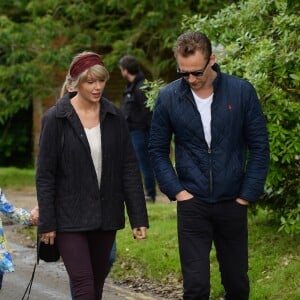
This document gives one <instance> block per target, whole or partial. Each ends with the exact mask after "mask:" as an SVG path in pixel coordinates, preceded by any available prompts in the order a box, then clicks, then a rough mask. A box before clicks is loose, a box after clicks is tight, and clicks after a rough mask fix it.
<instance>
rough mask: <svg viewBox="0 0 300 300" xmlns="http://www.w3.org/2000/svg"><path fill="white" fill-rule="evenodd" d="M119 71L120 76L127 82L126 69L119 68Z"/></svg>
mask: <svg viewBox="0 0 300 300" xmlns="http://www.w3.org/2000/svg"><path fill="white" fill-rule="evenodd" d="M120 70H121V75H122V77H123V78H124V79H126V80H128V72H127V70H126V69H124V68H122V67H120Z"/></svg>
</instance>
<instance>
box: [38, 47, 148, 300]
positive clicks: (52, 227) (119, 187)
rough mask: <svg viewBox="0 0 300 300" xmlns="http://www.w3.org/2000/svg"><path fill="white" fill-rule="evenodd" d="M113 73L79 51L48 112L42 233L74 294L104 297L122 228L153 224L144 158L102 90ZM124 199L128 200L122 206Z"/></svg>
mask: <svg viewBox="0 0 300 300" xmlns="http://www.w3.org/2000/svg"><path fill="white" fill-rule="evenodd" d="M108 78H109V73H108V71H107V69H106V68H105V66H104V63H103V60H102V58H101V56H100V55H98V54H96V53H94V52H82V53H80V54H78V55H76V56H75V57H74V59H73V61H72V63H71V65H70V68H69V71H68V84H70V86H71V87H72V89H73V91H74V92H71V93H68V94H66V95H65V96H64V97H63V98H62V99H60V100H59V101H57V103H56V105H54V106H53V107H52V108H50V109H49V110H48V111H47V112H46V113H45V114H44V116H43V120H42V129H41V134H40V141H39V153H38V159H37V172H36V187H37V199H38V206H39V222H38V233H39V234H40V236H41V239H42V240H43V241H44V242H45V243H46V244H47V243H50V244H53V243H54V239H56V243H57V246H58V249H59V252H60V254H61V257H62V259H63V261H64V264H65V267H66V270H67V272H68V274H69V277H70V281H71V286H72V289H73V293H74V295H73V296H74V299H76V300H78V299H80V300H93V299H94V300H99V299H101V298H102V291H103V284H104V280H105V277H106V274H107V265H108V261H109V255H110V252H111V249H112V245H113V242H114V240H115V236H116V231H117V230H119V229H121V228H123V227H124V226H125V211H124V206H125V205H126V211H127V214H128V216H129V221H130V224H131V227H132V230H133V231H132V232H133V237H134V238H135V239H137V240H141V239H145V238H146V230H147V227H148V226H149V224H148V216H147V209H146V204H145V197H144V193H143V186H142V181H141V176H140V172H139V167H138V162H137V160H136V157H135V155H134V153H133V152H134V151H133V147H132V143H131V139H130V135H129V132H128V128H127V126H126V121H125V119H124V117H123V115H122V113H121V112H120V111H119V110H118V109H117V108H116V107H115V106H114V105H113V104H112V103H111V102H110V101H108V100H107V99H106V98H104V97H102V93H103V91H104V88H105V85H106V82H107V80H108ZM124 204H125V205H124Z"/></svg>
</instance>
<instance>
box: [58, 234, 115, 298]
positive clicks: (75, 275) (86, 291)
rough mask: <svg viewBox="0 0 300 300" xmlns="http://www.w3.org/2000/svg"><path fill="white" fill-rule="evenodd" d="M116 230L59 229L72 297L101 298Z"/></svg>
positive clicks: (59, 244)
mask: <svg viewBox="0 0 300 300" xmlns="http://www.w3.org/2000/svg"><path fill="white" fill-rule="evenodd" d="M115 235H116V232H115V231H101V230H95V231H85V232H57V233H56V239H57V245H58V248H59V252H60V254H61V257H62V259H63V261H64V264H65V267H66V270H67V272H68V275H69V277H70V283H71V286H72V290H73V293H74V294H73V299H78V300H79V299H80V300H99V299H101V298H102V290H103V285H104V280H105V277H106V275H107V265H108V262H109V255H110V252H111V249H112V245H113V242H114V240H115Z"/></svg>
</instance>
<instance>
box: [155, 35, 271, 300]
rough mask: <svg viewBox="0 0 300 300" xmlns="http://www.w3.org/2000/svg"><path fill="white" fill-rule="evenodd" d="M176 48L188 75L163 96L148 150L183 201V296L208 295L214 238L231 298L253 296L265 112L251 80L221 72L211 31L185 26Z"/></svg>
mask: <svg viewBox="0 0 300 300" xmlns="http://www.w3.org/2000/svg"><path fill="white" fill-rule="evenodd" d="M173 50H174V54H175V58H176V60H177V65H178V70H177V73H178V75H180V76H181V77H182V78H180V79H178V80H175V81H173V82H171V83H170V84H168V85H167V86H166V87H164V88H163V89H161V91H160V93H159V95H158V99H157V103H156V106H155V110H154V114H153V119H152V125H151V133H150V145H149V151H150V156H151V161H152V165H153V168H154V171H155V174H156V177H157V180H158V183H159V186H160V188H161V190H162V192H164V193H165V194H166V195H167V196H168V197H169V198H170V199H171V200H177V222H178V240H179V253H180V262H181V268H182V273H183V287H184V296H183V299H184V300H190V299H197V300H199V299H209V294H210V261H209V255H210V251H211V247H212V243H214V245H215V248H216V253H217V258H218V262H219V267H220V272H221V278H222V284H223V286H224V289H225V294H226V296H225V297H226V298H225V299H226V300H239V299H241V300H244V299H249V279H248V275H247V272H248V232H247V206H248V204H249V203H255V202H256V201H257V200H258V197H259V195H260V194H261V193H262V191H263V187H264V183H265V179H266V176H267V170H268V165H269V143H268V135H267V129H266V122H265V118H264V115H263V112H262V109H261V106H260V103H259V100H258V98H257V95H256V92H255V89H254V88H253V86H252V85H251V84H250V83H249V82H247V81H245V80H243V79H240V78H237V77H233V76H231V75H228V74H224V73H221V71H220V68H219V66H218V65H217V64H216V63H215V55H214V54H213V53H212V47H211V42H210V40H209V39H208V38H207V36H206V35H205V34H202V33H200V32H188V33H184V34H182V35H181V36H179V38H178V39H177V42H176V44H175V46H174V49H173ZM173 134H174V139H175V157H176V159H175V160H176V161H175V168H176V170H175V169H174V168H173V165H172V162H171V161H170V158H169V153H170V141H171V137H172V135H173Z"/></svg>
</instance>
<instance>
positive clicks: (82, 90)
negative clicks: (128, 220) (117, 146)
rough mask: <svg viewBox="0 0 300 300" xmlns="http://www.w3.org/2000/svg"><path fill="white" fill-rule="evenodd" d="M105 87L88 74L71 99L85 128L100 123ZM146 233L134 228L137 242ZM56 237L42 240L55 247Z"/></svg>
mask: <svg viewBox="0 0 300 300" xmlns="http://www.w3.org/2000/svg"><path fill="white" fill-rule="evenodd" d="M105 85H106V81H105V80H100V79H99V78H97V77H96V76H95V75H94V74H88V76H87V78H86V80H84V81H82V82H80V83H79V84H78V86H77V88H76V89H75V90H76V91H77V94H76V96H74V97H73V98H72V99H71V104H72V105H73V107H74V109H75V111H76V113H77V114H78V116H79V119H80V121H81V123H82V125H83V127H84V128H93V127H96V126H97V125H98V124H99V122H100V118H99V116H100V113H99V112H100V99H101V96H102V93H103V91H104V88H105ZM69 89H70V88H69V87H68V90H69ZM69 91H70V90H69ZM146 231H147V228H146V227H138V228H133V230H132V233H133V237H134V238H135V239H137V240H142V239H145V238H146ZM55 237H56V231H51V232H47V233H42V234H41V240H42V241H43V242H44V243H45V244H48V243H50V245H53V244H54V239H55Z"/></svg>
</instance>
